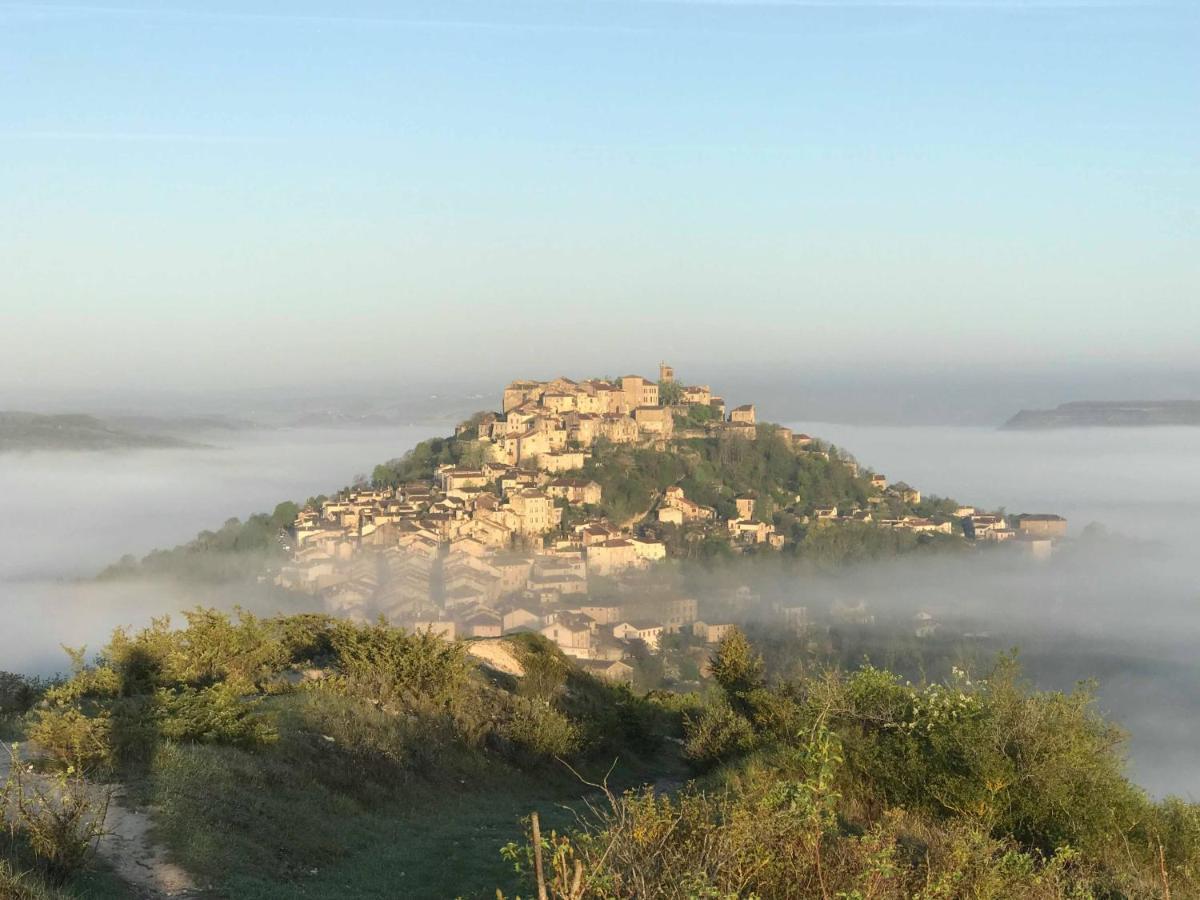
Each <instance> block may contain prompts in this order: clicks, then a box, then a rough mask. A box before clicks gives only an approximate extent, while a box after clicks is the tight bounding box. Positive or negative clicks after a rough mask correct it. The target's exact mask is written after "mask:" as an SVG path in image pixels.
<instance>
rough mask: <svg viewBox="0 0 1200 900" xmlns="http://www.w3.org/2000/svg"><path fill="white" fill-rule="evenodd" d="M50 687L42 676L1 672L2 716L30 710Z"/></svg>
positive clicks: (0, 702) (0, 711)
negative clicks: (31, 676)
mask: <svg viewBox="0 0 1200 900" xmlns="http://www.w3.org/2000/svg"><path fill="white" fill-rule="evenodd" d="M48 687H49V685H48V684H47V683H46V682H45V681H43V680H42V679H40V678H30V677H28V676H25V675H17V674H14V673H12V672H0V717H3V716H11V715H20V714H22V713H25V712H28V711H29V710H30V709H31V708H32V707H33V705H34V704H35V703H37V701H38V700H40V699H41V697H42V695H43V694H44V693H45V692H46V689H47V688H48Z"/></svg>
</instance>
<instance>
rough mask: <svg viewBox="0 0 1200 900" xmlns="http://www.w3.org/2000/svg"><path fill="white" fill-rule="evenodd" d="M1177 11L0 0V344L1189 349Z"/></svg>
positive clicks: (585, 365)
mask: <svg viewBox="0 0 1200 900" xmlns="http://www.w3.org/2000/svg"><path fill="white" fill-rule="evenodd" d="M1198 46H1200V4H1197V3H1191V2H1187V3H1183V2H1159V3H1141V2H1111V3H1110V2H1087V0H1080V2H1068V0H1063V2H1054V0H1048V2H1003V0H991V2H979V3H976V2H970V0H960V2H954V0H951V2H938V0H925V2H906V0H899V2H887V0H877V2H870V0H864V2H848V3H843V2H835V0H829V2H821V0H814V2H788V0H775V2H738V0H711V2H706V0H661V2H657V0H554V2H547V0H540V2H535V0H529V2H507V0H489V2H486V3H469V2H455V0H442V2H436V3H434V2H428V3H404V2H392V3H372V2H354V0H348V2H340V3H332V2H315V0H308V2H289V3H282V2H277V3H265V2H257V3H253V2H247V3H233V2H204V3H199V2H195V3H190V4H185V3H177V2H163V3H156V4H145V3H139V2H137V0H127V2H121V0H115V2H113V3H111V4H88V3H78V4H70V5H66V4H51V3H20V4H12V3H4V2H2V0H0V205H2V208H3V215H2V216H0V310H2V311H3V325H2V327H0V381H5V382H7V383H9V384H12V383H14V382H16V383H28V384H36V385H43V386H47V385H48V386H61V387H64V388H71V387H74V386H94V385H96V384H98V383H102V384H111V385H113V386H115V387H121V386H123V385H141V384H145V383H146V382H148V381H149V382H153V383H156V384H162V385H164V386H181V387H205V386H210V387H223V388H229V387H234V386H238V385H245V386H257V385H270V384H283V383H304V382H306V381H312V382H314V383H316V382H321V383H336V382H341V381H345V382H351V381H360V380H362V377H363V374H364V373H365V372H372V371H387V372H390V373H394V374H395V375H396V377H400V378H403V377H406V376H407V375H408V374H409V373H411V372H416V371H428V370H429V369H430V367H432V366H435V365H447V366H452V367H453V368H454V370H455V372H456V373H457V374H464V373H466V374H471V373H476V372H479V373H490V372H496V373H502V374H505V375H507V374H510V373H511V374H526V373H527V372H526V370H527V369H528V368H529V365H528V362H527V361H528V360H530V359H534V360H536V361H537V363H538V366H539V367H540V368H539V371H537V372H533V373H528V374H541V373H542V370H543V368H544V370H545V371H558V370H567V371H571V372H576V373H578V374H586V373H587V372H590V371H610V370H613V371H615V370H616V369H623V368H626V367H627V366H629V365H632V364H635V363H639V361H640V363H639V364H640V365H641V367H642V368H645V367H646V366H647V365H649V364H650V363H652V362H654V361H656V360H657V359H658V358H659V357H660V356H662V355H665V354H670V355H671V356H672V357H673V358H675V359H679V360H682V361H685V362H687V361H692V360H702V359H712V358H721V359H723V361H724V362H725V363H726V364H728V362H729V361H730V359H734V360H738V359H740V360H745V361H746V362H747V364H749V363H750V361H754V362H755V363H756V364H763V365H767V364H774V363H786V364H794V365H805V366H812V365H820V366H847V367H851V368H855V369H859V368H861V367H864V366H865V367H875V368H879V369H880V370H881V371H883V370H888V369H889V368H897V369H899V368H903V367H912V366H919V365H920V364H921V360H923V359H930V358H934V357H936V358H937V359H938V360H940V361H941V362H942V363H943V364H966V365H971V366H973V367H977V368H983V369H987V368H988V367H995V368H996V369H997V370H998V371H999V370H1000V369H1001V368H1002V367H1004V366H1008V365H1011V364H1012V363H1013V362H1024V363H1028V364H1032V365H1040V366H1050V367H1053V366H1057V365H1064V366H1069V365H1085V364H1096V363H1099V362H1108V361H1111V362H1114V363H1117V364H1120V365H1157V366H1167V367H1169V366H1182V365H1187V364H1191V363H1193V362H1194V359H1193V357H1194V355H1195V351H1196V347H1197V344H1198V342H1200V340H1198V339H1200V239H1198V237H1200V52H1197V49H1196V48H1197V47H1198ZM517 359H521V360H523V362H520V363H518V362H515V361H514V360H517ZM515 369H520V370H521V371H520V372H517V371H514V370H515Z"/></svg>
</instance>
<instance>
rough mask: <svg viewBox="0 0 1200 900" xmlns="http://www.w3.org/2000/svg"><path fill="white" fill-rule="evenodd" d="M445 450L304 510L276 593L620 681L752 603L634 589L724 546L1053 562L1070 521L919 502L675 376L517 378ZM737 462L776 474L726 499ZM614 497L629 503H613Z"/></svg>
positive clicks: (801, 613) (784, 621) (790, 612)
mask: <svg viewBox="0 0 1200 900" xmlns="http://www.w3.org/2000/svg"><path fill="white" fill-rule="evenodd" d="M432 443H433V444H434V445H437V446H438V447H439V448H440V449H439V451H438V452H437V453H436V454H435V453H434V452H433V450H432V449H431V447H429V446H424V445H423V447H419V448H418V451H422V453H423V455H418V452H417V451H414V453H413V454H410V457H408V458H406V459H405V460H400V461H397V464H398V465H397V466H395V467H392V468H389V467H388V466H381V467H379V469H377V470H376V474H375V477H374V478H373V479H372V482H371V483H369V484H366V483H364V484H359V485H356V486H354V487H352V488H349V489H347V490H345V491H343V492H341V493H339V494H338V495H337V496H334V497H330V498H321V499H320V501H319V502H317V503H314V504H311V505H309V506H307V507H306V508H304V509H303V510H302V511H301V512H300V513H299V515H298V516H297V518H296V520H295V522H294V524H293V526H292V528H291V529H290V531H288V532H287V533H286V534H285V535H283V536H282V537H281V539H282V540H283V542H284V543H285V545H286V547H287V549H288V550H289V551H290V560H289V561H288V563H287V564H286V565H285V566H284V567H283V568H282V569H281V571H280V572H279V574H278V576H277V583H278V584H279V585H281V586H282V587H285V588H288V589H291V590H295V591H302V592H305V593H309V594H314V595H318V596H319V597H320V598H321V599H322V600H323V602H324V604H325V605H326V607H327V608H328V609H330V610H331V611H333V612H336V613H338V614H341V615H346V616H350V617H353V618H359V619H368V618H372V617H374V616H377V615H383V616H386V617H387V618H388V619H389V620H390V621H392V622H393V623H395V624H399V625H403V626H406V627H409V628H417V629H432V630H433V631H435V632H436V633H438V634H441V635H443V636H445V637H447V638H450V639H453V638H459V637H463V638H472V637H474V638H488V637H500V636H501V635H504V634H508V633H512V632H515V631H521V630H527V631H529V630H532V631H539V632H541V633H542V634H543V635H545V636H546V637H548V638H549V639H550V640H552V641H553V642H554V643H556V644H557V645H558V646H559V647H560V648H561V649H562V650H563V651H564V652H566V653H567V654H569V655H571V656H573V657H575V658H576V659H578V660H580V661H581V662H582V664H584V665H585V666H587V667H589V668H592V669H594V670H595V671H597V672H598V673H600V674H602V675H605V676H608V677H614V678H623V677H627V676H628V673H629V671H631V670H630V667H629V666H628V665H626V664H625V662H624V660H625V659H627V658H628V656H629V655H630V654H631V652H634V650H636V651H638V652H643V653H644V652H651V653H653V652H655V651H656V650H657V649H658V648H659V646H660V643H661V641H662V639H663V637H664V636H665V635H668V634H672V633H679V632H686V633H688V634H690V635H692V636H693V637H694V638H696V639H698V640H699V641H700V642H701V643H714V642H717V641H719V640H720V639H721V638H722V637H723V636H724V634H725V633H726V632H727V631H728V629H729V628H731V627H732V624H733V620H734V619H735V618H736V615H737V611H738V609H739V608H744V607H746V606H747V605H748V604H749V603H751V602H752V598H750V597H748V596H746V592H745V591H743V592H742V596H740V597H739V598H736V599H737V600H738V602H733V603H728V604H722V605H721V606H720V607H719V609H701V608H699V604H698V603H697V600H695V599H692V598H689V597H686V596H671V595H667V596H663V595H662V594H661V593H657V594H655V593H653V592H647V591H645V590H644V589H639V584H640V585H644V584H645V582H646V575H647V573H648V572H650V571H651V570H653V567H654V566H655V565H656V563H658V562H660V561H662V560H664V559H667V558H668V557H679V556H685V555H689V554H691V553H693V552H696V548H701V549H703V548H710V551H711V548H713V547H716V548H717V549H718V550H720V552H722V553H726V554H756V553H780V552H788V551H789V549H791V548H790V547H789V545H790V544H794V543H795V542H796V541H798V540H804V539H805V538H806V537H807V536H809V535H811V534H812V533H813V532H814V531H815V530H818V529H827V528H839V527H842V528H847V529H852V528H858V529H860V530H861V529H868V530H870V529H880V530H884V531H889V532H899V533H904V534H906V535H913V536H916V538H917V539H920V540H940V541H953V542H962V543H966V544H973V545H984V544H1002V543H1010V542H1011V544H1012V545H1013V546H1019V547H1020V548H1022V549H1023V550H1024V551H1026V552H1028V553H1030V554H1032V555H1033V556H1035V557H1044V556H1047V555H1049V554H1050V553H1051V552H1052V549H1053V545H1054V542H1055V541H1057V540H1058V539H1060V538H1062V537H1063V536H1064V535H1065V532H1066V521H1065V520H1064V519H1062V518H1061V517H1059V516H1056V515H1047V514H1039V515H1024V516H1017V517H1007V516H1004V515H1001V514H999V513H988V512H984V511H980V510H976V509H975V508H973V507H969V506H961V505H958V504H954V503H952V502H947V501H941V500H939V499H937V498H922V496H921V493H920V491H919V490H917V489H916V488H913V487H911V486H909V485H907V484H904V483H895V484H892V483H889V482H888V480H887V479H886V478H885V477H884V476H883V475H881V474H879V473H876V472H871V471H865V470H860V467H859V466H858V464H857V463H856V462H855V461H854V460H853V458H851V457H849V456H847V455H845V454H843V453H841V452H839V451H838V450H837V449H836V448H833V447H830V446H829V445H827V444H825V443H823V442H821V441H819V440H817V439H814V438H812V437H810V436H808V435H805V434H795V433H793V432H792V431H791V430H790V429H788V428H784V427H782V426H779V425H774V424H769V423H762V422H759V421H758V420H757V413H756V410H755V407H754V406H753V404H745V405H740V406H736V407H734V408H732V409H727V408H726V403H725V401H724V399H723V398H721V397H719V396H715V395H714V394H713V392H712V390H711V389H710V388H709V387H708V386H707V385H686V384H682V383H680V382H679V381H677V379H676V377H675V373H674V371H673V369H672V368H671V367H670V366H668V365H666V364H663V365H661V366H660V368H659V377H658V380H657V381H653V380H650V379H647V378H643V377H641V376H637V375H626V376H624V377H622V378H619V379H612V380H609V379H590V380H586V381H578V382H577V381H572V380H570V379H567V378H556V379H554V380H552V381H546V382H542V381H514V382H512V383H511V384H509V385H508V387H506V388H505V389H504V393H503V397H502V402H501V411H500V412H498V413H495V412H492V413H480V414H477V415H476V416H474V417H472V419H470V420H469V421H467V422H464V423H463V424H462V425H460V426H459V427H458V429H457V431H456V434H455V436H454V437H453V438H448V439H446V440H445V441H441V442H432ZM756 453H757V456H756V455H755V454H756ZM623 454H624V455H623ZM629 454H634V455H632V456H630V455H629ZM638 454H640V455H638ZM705 454H708V456H707V457H706V456H705ZM706 459H711V460H715V461H714V462H712V463H711V464H709V463H706V462H705V460H706ZM747 460H749V461H748V462H747ZM764 460H765V462H764ZM619 461H624V465H625V468H624V469H622V468H619V467H618V466H617V462H619ZM680 461H682V462H685V463H687V464H688V466H690V467H691V468H687V467H685V468H683V469H681V470H680V472H681V474H680V475H679V476H678V477H677V480H674V481H672V480H671V479H672V477H673V476H672V472H673V471H674V470H670V471H667V472H666V474H663V473H659V475H658V478H659V480H660V482H662V481H670V482H671V483H656V484H654V485H653V486H652V487H651V488H645V487H644V486H643V487H642V490H643V492H644V493H642V494H637V492H636V491H632V490H627V489H628V488H629V487H630V485H634V486H642V481H639V480H638V479H639V478H643V472H642V471H641V470H642V469H644V468H646V467H648V466H652V465H657V466H659V467H660V468H662V467H664V466H667V467H668V468H669V464H676V463H680ZM698 461H699V462H698ZM755 464H758V469H753V466H754V465H755ZM705 465H707V466H708V468H703V466H705ZM739 465H740V466H742V468H743V469H747V470H752V471H755V472H759V470H763V471H766V472H767V474H761V472H759V474H758V475H757V477H758V479H759V480H758V481H757V482H756V483H758V484H761V485H763V489H762V490H761V491H753V490H745V491H737V492H735V491H734V490H733V489H732V488H731V487H730V483H731V482H733V481H736V479H735V478H734V477H733V476H732V475H729V473H737V472H740V471H741V469H738V466H739ZM774 471H778V472H781V473H784V474H782V475H778V476H776V477H771V476H770V472H774ZM614 473H615V474H614ZM701 474H703V476H704V477H700V476H701ZM413 475H415V476H418V477H408V476H413ZM643 480H644V478H643ZM743 480H744V479H743ZM606 484H607V485H608V490H609V491H612V492H621V493H622V494H629V495H632V496H633V497H634V500H629V501H628V502H626V503H625V504H624V505H618V504H616V503H615V501H614V498H611V497H608V496H606V486H605V485H606ZM806 488H807V489H806ZM701 495H702V496H701ZM639 498H640V499H639ZM626 499H627V500H628V498H626ZM630 502H634V503H636V508H635V509H633V511H632V512H630V511H629V503H630ZM617 511H621V512H622V515H616V514H615V513H616V512H617ZM601 586H603V587H604V588H605V590H603V591H598V590H597V588H598V587H601ZM600 595H602V596H604V597H606V598H608V599H605V600H603V601H602V600H600V599H597V597H598V596H600ZM614 597H615V598H616V599H615V600H614V599H612V598H614ZM651 597H653V599H650V598H651ZM834 612H836V613H837V614H839V615H841V616H843V617H846V616H849V617H850V618H851V619H859V620H861V619H863V618H864V617H869V611H866V610H863V609H857V608H850V609H847V610H841V611H834ZM775 613H776V614H777V615H778V617H779V620H780V624H781V625H783V626H785V627H787V628H791V629H794V630H799V631H803V630H804V629H805V628H807V627H808V625H809V615H808V610H807V609H805V608H803V607H791V608H781V609H778V610H775ZM714 614H719V615H720V616H723V618H719V619H714ZM916 627H917V629H918V632H919V630H920V629H921V628H925V629H929V628H930V627H931V625H930V623H928V622H918V623H917V626H916Z"/></svg>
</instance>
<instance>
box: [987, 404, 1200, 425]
mask: <svg viewBox="0 0 1200 900" xmlns="http://www.w3.org/2000/svg"><path fill="white" fill-rule="evenodd" d="M1162 425H1177V426H1178V425H1185V426H1200V401H1197V400H1129V401H1121V400H1083V401H1076V402H1074V403H1063V404H1061V405H1060V406H1057V407H1055V408H1054V409H1023V410H1021V411H1020V412H1019V413H1017V414H1016V415H1015V416H1013V417H1012V418H1011V419H1009V420H1008V421H1007V422H1005V423H1004V425H1003V426H1001V427H1002V428H1004V429H1007V430H1014V431H1018V430H1023V431H1039V430H1046V429H1051V428H1148V427H1153V426H1162Z"/></svg>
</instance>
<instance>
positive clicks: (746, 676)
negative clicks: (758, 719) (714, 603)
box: [709, 628, 763, 711]
mask: <svg viewBox="0 0 1200 900" xmlns="http://www.w3.org/2000/svg"><path fill="white" fill-rule="evenodd" d="M709 665H710V668H711V669H712V676H713V678H714V679H715V680H716V682H717V684H719V685H720V686H721V689H722V690H724V691H725V693H726V695H728V697H729V700H730V703H732V704H733V705H734V707H735V708H740V709H741V710H743V711H744V710H745V709H746V707H747V704H748V700H747V697H748V695H749V694H750V692H752V691H754V690H755V689H757V688H760V687H762V684H763V661H762V657H761V656H759V655H758V654H757V653H756V652H755V650H754V648H753V647H751V646H750V641H749V640H748V639H747V638H746V635H745V633H744V632H743V631H742V630H741V629H740V628H735V629H733V630H732V631H730V632H729V634H728V635H726V637H725V638H724V639H723V640H722V641H721V643H720V644H718V645H717V649H716V651H714V653H713V655H712V659H711V660H710V663H709Z"/></svg>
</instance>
